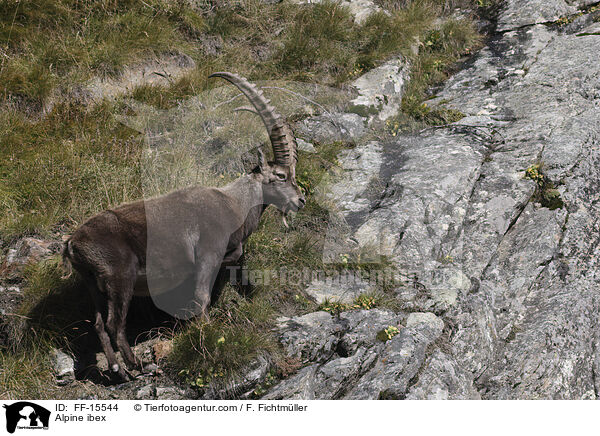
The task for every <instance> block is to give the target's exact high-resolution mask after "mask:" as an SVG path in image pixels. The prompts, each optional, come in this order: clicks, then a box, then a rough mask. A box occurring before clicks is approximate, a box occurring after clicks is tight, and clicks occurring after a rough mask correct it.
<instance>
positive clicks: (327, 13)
mask: <svg viewBox="0 0 600 436" xmlns="http://www.w3.org/2000/svg"><path fill="white" fill-rule="evenodd" d="M380 3H381V4H383V5H384V6H385V7H386V8H387V9H388V10H390V11H391V14H390V15H389V16H388V15H386V14H383V13H379V14H375V15H372V16H371V17H370V18H368V19H367V20H366V22H365V23H364V24H363V25H357V24H355V23H354V22H353V21H352V20H351V18H350V13H349V11H348V10H346V9H345V8H343V7H341V6H340V5H339V4H336V3H334V2H324V3H321V4H315V5H305V6H302V5H295V4H292V3H290V2H287V1H285V0H284V1H283V2H281V3H276V4H265V3H263V2H262V1H260V0H241V1H240V2H235V3H232V4H224V3H221V2H216V3H210V7H209V3H202V2H199V3H198V6H197V8H196V9H194V8H192V7H191V6H190V5H189V3H188V2H185V1H166V0H146V1H137V0H91V1H88V2H83V1H79V0H21V1H8V2H2V3H1V4H0V107H3V108H5V109H3V110H1V111H0V208H2V210H3V211H5V213H3V214H0V246H2V247H6V246H7V245H9V244H10V243H12V242H13V241H14V240H16V239H17V238H19V237H21V236H23V235H28V234H37V235H41V236H43V237H48V238H55V239H58V238H59V236H60V234H65V233H69V232H70V231H72V230H73V229H74V228H75V227H76V226H77V225H79V224H81V222H83V220H84V219H86V218H87V217H89V216H91V215H92V214H94V213H96V212H98V211H100V210H102V209H105V208H107V207H110V206H113V205H116V204H119V203H122V202H125V201H130V200H134V199H138V198H140V197H143V196H146V195H148V194H155V193H160V192H164V190H166V189H167V188H174V187H177V186H181V185H182V184H185V183H189V182H190V181H193V180H196V179H194V177H196V178H198V177H200V178H201V180H208V182H209V183H210V184H219V183H224V182H225V181H227V180H229V179H230V178H232V177H235V175H236V173H237V172H238V171H240V170H241V168H237V167H234V166H231V165H229V164H226V163H223V162H221V161H217V162H216V164H215V165H213V166H212V167H211V168H209V169H208V170H206V169H203V170H202V171H204V173H202V174H200V176H199V175H198V174H196V173H197V167H198V165H197V164H198V163H201V162H204V160H203V158H202V155H196V154H193V153H190V152H189V150H186V149H182V150H174V151H172V152H161V153H159V155H158V157H157V158H156V159H155V161H153V162H150V163H149V161H148V159H147V156H145V154H144V150H145V149H146V148H147V147H146V145H145V144H144V138H143V136H142V135H141V134H140V133H138V132H137V131H135V130H133V129H131V128H129V127H126V126H125V125H124V124H123V123H122V122H121V121H122V117H123V116H126V115H132V113H131V109H129V108H128V100H129V99H130V98H131V99H134V100H136V101H138V102H141V103H146V104H149V105H151V106H152V107H154V108H157V109H169V108H174V107H178V105H181V104H184V102H185V99H187V98H189V97H194V96H198V95H202V96H203V98H204V97H205V96H207V95H209V93H210V92H211V90H212V89H213V88H216V87H219V86H222V85H223V84H222V83H219V82H218V81H214V80H211V81H209V80H208V79H207V76H208V75H209V74H210V73H211V72H214V71H217V70H228V71H234V72H237V73H240V74H242V75H243V76H245V77H248V78H249V79H250V80H253V81H258V80H266V79H271V80H278V81H280V82H281V83H286V81H290V80H296V81H300V82H308V83H309V84H312V83H317V84H320V85H327V86H338V85H342V84H344V83H347V82H348V81H349V80H351V79H353V78H355V77H357V76H358V75H360V74H362V73H364V72H366V71H368V70H369V69H371V68H373V67H376V66H377V65H379V64H380V63H382V62H383V61H385V60H387V59H388V58H390V57H392V56H397V55H403V56H404V57H406V58H407V59H409V60H410V62H411V65H412V76H411V81H410V83H409V85H408V89H407V91H406V95H405V98H404V100H403V103H402V113H401V114H399V116H398V117H397V118H396V119H394V120H393V122H394V123H397V124H398V128H397V129H396V130H398V129H401V128H404V126H405V125H408V124H410V125H414V124H419V125H420V124H424V123H446V122H451V121H452V120H454V119H456V118H457V117H459V116H460V114H458V113H456V112H453V111H451V110H446V109H443V108H441V109H440V108H434V109H431V108H427V106H424V105H423V101H424V100H425V99H426V98H428V89H429V88H430V87H431V86H432V85H434V84H436V83H439V82H441V81H443V80H444V79H445V78H446V77H447V75H448V73H449V72H450V71H451V68H452V65H453V64H454V63H455V62H456V61H457V60H459V59H460V58H461V57H462V56H464V55H465V54H467V53H469V52H470V51H472V50H474V48H476V47H477V44H478V43H479V41H480V38H479V36H478V35H477V34H476V32H475V30H474V27H473V24H472V22H471V21H470V20H469V19H461V20H456V19H451V18H448V13H449V12H450V11H451V10H452V8H453V7H455V6H457V5H463V6H464V5H466V4H472V3H473V2H471V1H467V0H463V1H455V2H451V1H433V0H432V1H424V0H415V1H406V2H397V1H382V2H380ZM439 23H441V24H439ZM211 38H212V39H211ZM207 41H217V43H216V46H217V48H216V49H214V50H213V51H212V52H211V50H212V49H211V50H209V49H207V48H206V44H207ZM168 53H185V54H187V55H189V56H191V57H192V58H193V59H194V60H195V62H196V65H197V67H196V68H194V69H193V70H191V71H188V72H187V73H186V74H185V75H184V76H183V77H180V78H178V79H176V80H173V81H171V82H170V83H169V84H167V85H147V84H146V85H141V86H138V87H137V88H135V89H133V90H132V91H131V92H130V93H129V94H127V95H124V96H122V97H117V98H115V99H111V100H105V101H102V102H101V103H99V104H96V105H88V106H86V105H85V104H83V103H82V102H78V100H77V99H70V98H68V97H67V98H62V97H60V98H57V97H56V96H58V95H66V96H69V95H70V94H72V93H74V92H76V91H77V89H78V87H80V86H82V85H85V84H86V83H88V82H89V80H90V79H92V78H94V77H101V78H103V77H111V78H115V79H118V77H119V75H120V74H121V73H122V72H123V71H124V69H125V68H126V66H127V65H132V64H135V63H136V62H139V61H143V60H144V59H147V58H148V57H155V56H160V55H162V54H168ZM215 53H216V54H215ZM230 91H231V92H233V91H232V90H230ZM227 95H229V96H231V95H233V94H227ZM217 97H218V98H221V99H222V100H225V98H223V95H221V97H219V95H217ZM275 100H276V98H274V101H275ZM49 103H53V104H52V105H49ZM44 107H46V108H49V109H48V110H47V113H46V114H45V115H44V116H41V115H40V114H41V113H42V109H43V108H44ZM278 107H279V105H278ZM286 109H287V108H286ZM227 110H229V109H227ZM287 112H291V116H292V118H295V119H298V118H301V117H302V116H304V115H303V113H302V114H299V113H296V112H297V111H296V112H294V111H293V110H291V111H287ZM287 112H284V113H286V114H287ZM219 116H220V115H219ZM229 116H230V115H229ZM250 119H251V117H249V118H242V116H240V117H239V118H232V122H231V123H230V124H227V123H225V125H224V128H223V129H222V131H225V132H226V133H227V134H226V135H225V136H224V137H226V138H228V141H229V143H230V145H231V144H233V146H231V147H230V148H228V149H226V150H225V151H224V154H223V156H222V160H223V161H225V160H228V161H231V159H230V157H231V153H233V152H235V151H236V150H239V149H241V148H240V147H239V146H238V145H239V143H240V141H243V139H240V138H238V137H236V136H235V130H236V129H234V127H235V126H234V124H235V123H241V124H239V125H241V126H243V130H244V131H251V130H252V129H253V128H254V127H253V126H256V125H258V124H256V120H254V121H252V122H253V123H255V124H251V123H250V122H249V121H248V120H250ZM207 120H208V121H210V122H215V120H216V121H218V117H217V118H215V119H214V120H213V119H210V118H209V119H207ZM239 125H238V128H237V131H239V130H240V129H239ZM202 129H203V126H202V124H201V123H200V124H198V122H196V124H194V121H193V120H192V121H191V122H190V124H189V125H186V129H184V130H185V131H186V132H202ZM227 135H229V136H227ZM253 138H254V137H253ZM209 139H211V138H205V137H202V136H201V135H200V136H197V137H196V136H190V137H186V138H185V140H186V141H188V142H190V143H193V142H194V141H196V140H197V141H199V142H203V141H208V140H209ZM245 140H246V141H247V140H248V138H246V139H245ZM252 141H254V142H256V141H255V140H254V139H252ZM316 145H317V151H318V153H316V154H302V155H301V158H300V161H299V164H298V168H297V176H298V177H297V178H298V182H299V184H300V185H301V186H302V187H303V189H304V190H305V191H306V192H307V194H308V202H307V205H306V207H305V209H303V211H302V212H301V213H299V214H297V215H296V217H295V218H294V219H293V220H291V222H290V224H291V226H290V228H289V229H285V228H284V227H283V225H282V221H281V216H280V214H279V213H278V212H277V211H275V210H272V209H271V208H270V209H269V210H267V212H266V213H265V214H264V216H263V219H262V221H261V224H260V227H259V229H258V231H257V232H255V233H254V234H253V235H252V236H251V238H250V239H249V240H248V241H247V244H246V259H245V262H246V263H245V264H246V266H247V267H248V269H249V270H260V271H264V270H280V269H281V268H282V267H286V266H287V267H289V268H297V269H301V268H304V267H306V268H309V269H313V270H315V269H325V270H327V269H329V270H330V271H331V272H332V273H333V272H335V271H340V270H343V269H346V268H358V269H364V270H369V269H377V268H382V267H385V266H387V265H385V262H383V263H381V264H378V265H372V264H361V262H360V261H356V260H352V262H350V263H344V262H340V264H335V265H324V264H323V261H322V253H323V243H324V235H325V234H326V233H327V228H328V226H329V225H330V224H331V223H330V222H329V213H328V205H327V204H325V203H324V202H323V201H317V197H318V190H319V187H320V186H321V185H322V184H323V183H324V182H326V181H327V179H328V178H331V177H333V175H334V174H335V171H332V169H335V168H336V166H337V161H336V156H337V154H338V153H339V152H340V151H341V150H342V149H343V148H345V147H348V146H350V145H349V144H344V143H333V144H316ZM228 153H229V154H228ZM150 164H152V165H154V164H155V165H156V168H158V169H159V170H161V171H162V172H160V171H159V173H160V174H159V177H157V178H156V179H154V178H152V177H149V176H148V174H147V173H148V172H149V171H152V170H153V169H154V167H153V166H152V165H150ZM228 165H229V166H228ZM195 172H196V173H195ZM161 174H162V176H164V177H163V178H160V177H162V176H161ZM151 176H152V174H151ZM220 176H223V177H220ZM202 177H204V178H203V179H202ZM61 274H62V271H61V270H60V268H59V266H58V260H57V258H53V259H51V260H50V261H48V262H44V263H42V264H39V265H37V266H32V267H30V268H29V269H28V270H27V271H26V273H25V280H26V288H25V301H24V303H23V305H22V307H21V309H20V312H19V313H20V314H21V315H22V316H27V317H29V318H31V319H30V321H29V323H28V328H27V329H26V330H22V329H21V330H19V325H17V324H15V329H16V330H15V331H21V336H19V335H16V336H15V338H17V339H18V341H16V343H15V344H14V347H11V348H10V349H6V350H0V363H1V365H0V368H1V369H0V397H6V398H15V397H29V398H49V397H52V396H55V395H57V393H56V390H55V388H54V387H53V386H54V385H53V382H52V376H51V373H50V370H49V363H48V351H49V350H50V349H51V347H54V346H59V347H70V346H72V345H73V343H74V342H77V340H78V337H79V336H78V335H80V334H81V332H82V331H83V330H84V327H85V325H82V324H81V323H80V322H81V320H82V319H89V310H88V309H89V306H88V305H87V304H89V302H88V301H87V300H85V301H86V303H85V304H81V302H82V301H84V300H82V299H81V292H82V289H81V285H80V284H79V283H78V282H77V281H76V280H74V279H71V280H63V279H61V278H60V275H61ZM379 291H380V292H378V293H376V294H374V295H368V296H363V299H362V300H361V301H360V302H356V304H357V305H358V307H363V308H366V307H367V306H368V307H373V305H375V306H378V307H387V308H391V309H393V310H396V309H397V302H396V301H395V300H394V298H392V297H390V293H389V292H387V291H388V290H386V289H381V290H379ZM317 306H318V305H317V304H315V303H314V302H311V301H310V300H309V299H307V298H306V296H305V295H304V294H303V285H302V283H300V282H298V283H288V284H280V283H276V282H271V283H270V284H264V283H262V284H261V283H258V284H256V285H254V286H253V287H252V294H251V296H250V297H244V296H240V295H238V294H237V293H236V292H235V291H234V290H233V289H232V288H231V287H227V288H226V290H225V292H224V294H223V296H222V298H221V299H220V301H219V302H218V304H217V305H216V306H215V307H214V308H213V309H212V311H211V323H210V324H202V323H200V322H199V321H198V322H196V321H194V322H190V323H189V324H188V325H187V326H186V328H184V329H183V330H179V331H176V332H173V338H174V349H173V353H172V355H171V358H170V359H169V367H170V368H171V369H172V370H173V371H174V372H175V373H176V374H181V376H182V378H183V379H184V380H185V381H186V382H187V383H194V385H195V386H196V387H198V388H202V387H203V385H205V384H206V383H207V382H209V381H217V382H218V383H223V384H224V385H225V384H227V381H229V380H231V377H234V376H235V374H236V373H237V372H239V370H240V369H241V368H242V367H243V366H244V365H246V364H247V363H248V362H250V361H252V359H254V358H256V356H258V355H259V354H266V355H268V356H271V358H272V360H273V362H274V364H275V366H276V367H277V368H279V369H278V370H277V372H279V373H287V372H288V370H287V369H285V368H286V367H295V366H294V365H292V364H290V363H289V362H286V361H285V359H283V358H282V357H281V356H280V355H279V354H278V353H279V352H278V348H277V345H276V341H275V340H274V338H273V336H272V332H271V328H272V326H273V322H274V319H275V317H276V316H278V315H279V314H285V315H289V316H291V315H295V314H299V313H306V312H308V311H314V310H316V309H317ZM19 319H21V320H22V318H19ZM17 321H18V320H15V323H17ZM87 327H89V325H88V326H87ZM28 356H34V357H35V358H34V359H30V358H28ZM32 374H33V375H34V376H32Z"/></svg>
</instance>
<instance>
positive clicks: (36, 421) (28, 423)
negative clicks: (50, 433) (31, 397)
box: [3, 401, 50, 433]
mask: <svg viewBox="0 0 600 436" xmlns="http://www.w3.org/2000/svg"><path fill="white" fill-rule="evenodd" d="M3 407H4V408H5V409H6V431H8V432H9V433H14V432H15V430H16V429H17V428H18V429H27V430H37V429H44V430H47V429H48V423H49V421H50V411H49V410H48V409H45V408H43V407H42V406H38V405H37V404H35V403H30V402H29V401H19V402H17V403H13V404H9V405H6V404H5V405H4V406H3Z"/></svg>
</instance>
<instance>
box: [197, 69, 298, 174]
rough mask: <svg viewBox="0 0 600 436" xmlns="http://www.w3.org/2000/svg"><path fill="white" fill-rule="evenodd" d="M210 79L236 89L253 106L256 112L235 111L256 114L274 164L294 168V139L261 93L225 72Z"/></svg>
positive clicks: (296, 157) (295, 145) (295, 151)
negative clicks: (265, 134)
mask: <svg viewBox="0 0 600 436" xmlns="http://www.w3.org/2000/svg"><path fill="white" fill-rule="evenodd" d="M208 77H209V78H211V77H220V78H221V79H225V80H227V81H228V82H229V83H231V84H232V85H234V86H235V87H236V88H238V89H239V90H240V91H241V92H242V93H243V94H244V95H245V96H246V98H248V101H250V103H251V104H252V106H254V108H255V109H256V111H253V110H251V109H250V108H247V107H241V108H238V109H236V110H250V112H254V113H256V114H257V115H258V116H260V118H261V119H262V120H263V123H264V124H265V127H266V128H267V133H268V134H269V139H270V140H271V146H272V147H273V157H274V161H275V163H276V164H279V165H287V166H290V167H292V168H295V166H296V162H297V161H298V151H297V149H298V145H297V144H296V138H295V137H294V134H293V132H292V129H291V128H290V126H288V125H287V123H285V122H284V121H283V119H282V117H281V115H279V114H278V113H277V112H275V108H274V107H273V106H271V104H270V101H269V100H268V99H267V98H266V97H265V96H264V94H263V92H262V91H260V90H258V89H257V88H256V86H255V85H253V84H252V83H250V82H248V81H247V80H246V79H244V78H243V77H240V76H238V75H236V74H232V73H227V72H218V73H213V74H211V75H210V76H208Z"/></svg>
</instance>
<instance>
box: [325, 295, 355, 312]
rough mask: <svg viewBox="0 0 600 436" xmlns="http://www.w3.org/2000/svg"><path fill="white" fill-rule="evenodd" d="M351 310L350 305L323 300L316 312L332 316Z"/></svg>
mask: <svg viewBox="0 0 600 436" xmlns="http://www.w3.org/2000/svg"><path fill="white" fill-rule="evenodd" d="M350 309H352V305H351V304H348V303H342V302H340V301H336V300H330V299H328V298H327V299H325V301H323V302H322V303H321V304H319V307H318V310H324V311H325V312H329V313H331V314H333V315H337V314H340V313H342V312H346V311H348V310H350Z"/></svg>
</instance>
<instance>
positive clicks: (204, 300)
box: [194, 250, 224, 321]
mask: <svg viewBox="0 0 600 436" xmlns="http://www.w3.org/2000/svg"><path fill="white" fill-rule="evenodd" d="M223 255H224V250H220V251H219V252H218V253H212V254H206V253H205V254H204V255H203V256H200V257H199V258H198V259H197V260H196V262H197V265H198V270H197V272H196V288H195V290H194V306H195V307H194V311H195V313H197V314H198V313H199V314H200V317H201V319H202V320H203V321H208V306H209V304H210V295H211V292H212V288H213V285H214V283H215V279H216V278H217V274H218V273H219V268H220V267H221V262H222V261H223Z"/></svg>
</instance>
